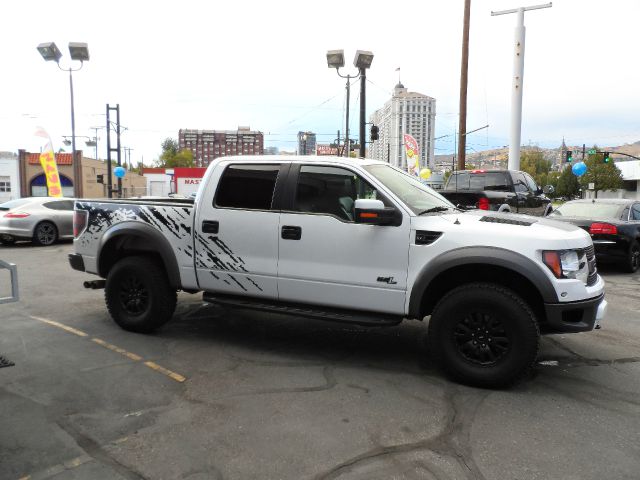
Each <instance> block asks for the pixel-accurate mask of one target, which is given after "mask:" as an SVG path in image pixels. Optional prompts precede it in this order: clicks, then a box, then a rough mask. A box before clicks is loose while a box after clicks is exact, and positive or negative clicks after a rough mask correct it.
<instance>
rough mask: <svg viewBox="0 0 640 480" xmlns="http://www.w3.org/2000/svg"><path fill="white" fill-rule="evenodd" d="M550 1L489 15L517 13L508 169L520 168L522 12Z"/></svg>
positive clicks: (522, 72)
mask: <svg viewBox="0 0 640 480" xmlns="http://www.w3.org/2000/svg"><path fill="white" fill-rule="evenodd" d="M551 6H552V3H551V2H549V3H546V4H544V5H533V6H531V7H520V8H515V9H512V10H502V11H500V12H491V16H496V15H506V14H508V13H517V14H518V23H517V25H516V32H515V41H514V51H513V53H514V56H513V84H512V89H511V134H510V140H509V164H508V168H509V169H510V170H520V136H521V131H522V89H523V80H524V78H523V77H524V39H525V33H526V29H525V28H524V12H526V11H527V10H539V9H541V8H549V7H551Z"/></svg>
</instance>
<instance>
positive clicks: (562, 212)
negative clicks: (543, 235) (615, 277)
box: [549, 199, 640, 272]
mask: <svg viewBox="0 0 640 480" xmlns="http://www.w3.org/2000/svg"><path fill="white" fill-rule="evenodd" d="M549 218H550V219H553V220H561V221H563V222H569V223H572V224H574V225H577V226H578V227H580V228H583V229H584V230H586V231H587V232H589V233H590V234H591V238H592V239H593V245H594V247H595V249H596V258H597V260H598V262H601V261H602V262H603V263H604V262H616V263H619V264H620V265H622V267H623V268H624V269H625V270H626V271H627V272H635V271H636V270H638V268H639V267H640V201H638V200H625V199H592V200H572V201H570V202H566V203H563V204H562V205H560V206H559V207H558V208H556V209H555V210H554V211H553V212H551V214H550V215H549Z"/></svg>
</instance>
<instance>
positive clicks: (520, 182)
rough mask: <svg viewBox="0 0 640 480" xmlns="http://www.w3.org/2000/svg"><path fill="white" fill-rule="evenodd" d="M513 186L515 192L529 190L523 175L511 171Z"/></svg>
mask: <svg viewBox="0 0 640 480" xmlns="http://www.w3.org/2000/svg"><path fill="white" fill-rule="evenodd" d="M512 175H513V188H514V189H515V191H516V192H521V193H526V192H528V191H529V188H528V187H527V182H526V180H525V178H524V175H523V174H521V173H513V174H512Z"/></svg>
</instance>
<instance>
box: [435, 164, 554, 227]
mask: <svg viewBox="0 0 640 480" xmlns="http://www.w3.org/2000/svg"><path fill="white" fill-rule="evenodd" d="M548 189H549V190H550V187H546V188H545V190H547V191H549V190H548ZM438 193H440V194H442V195H443V196H444V197H445V198H446V199H447V200H449V201H451V202H452V203H454V204H456V205H458V206H459V207H461V208H479V209H481V210H495V211H498V212H512V213H525V214H527V215H537V216H544V215H548V214H549V213H550V212H551V210H552V207H551V200H550V199H549V198H547V196H546V195H545V194H544V192H543V189H542V188H541V187H540V186H538V185H537V184H536V182H535V181H534V180H533V178H531V175H529V174H528V173H526V172H521V171H519V170H462V171H459V172H454V173H452V174H451V176H450V177H449V180H448V181H447V185H446V186H445V188H444V190H441V191H440V192H438Z"/></svg>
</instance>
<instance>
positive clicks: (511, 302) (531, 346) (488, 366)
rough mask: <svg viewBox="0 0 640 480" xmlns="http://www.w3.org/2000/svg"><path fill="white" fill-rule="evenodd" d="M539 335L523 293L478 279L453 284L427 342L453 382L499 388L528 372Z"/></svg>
mask: <svg viewBox="0 0 640 480" xmlns="http://www.w3.org/2000/svg"><path fill="white" fill-rule="evenodd" d="M539 338H540V330H539V327H538V322H537V320H536V317H535V314H534V313H533V311H532V309H531V307H530V306H529V305H528V304H527V303H526V302H525V301H524V300H523V299H522V298H521V297H520V296H519V295H517V294H516V293H515V292H513V291H512V290H510V289H508V288H506V287H504V286H502V285H498V284H494V283H485V282H476V283H468V284H462V285H459V286H458V287H455V288H453V289H452V290H450V291H449V292H448V293H447V294H446V295H444V296H443V297H442V298H441V299H440V301H439V302H438V303H437V304H436V306H435V307H434V309H433V312H432V313H431V318H430V319H429V331H428V334H427V345H428V348H429V354H430V356H431V358H432V360H433V361H434V362H435V363H436V364H437V365H438V366H439V367H440V368H442V370H443V371H444V372H445V373H446V374H447V375H448V376H449V377H451V378H452V379H453V380H456V381H458V382H461V383H465V384H467V385H472V386H476V387H483V388H497V387H505V386H508V385H511V384H513V383H516V382H517V381H518V380H520V379H522V378H523V377H525V376H526V375H527V373H528V372H529V370H530V369H531V367H532V366H533V364H534V363H535V360H536V357H537V355H538V344H539Z"/></svg>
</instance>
